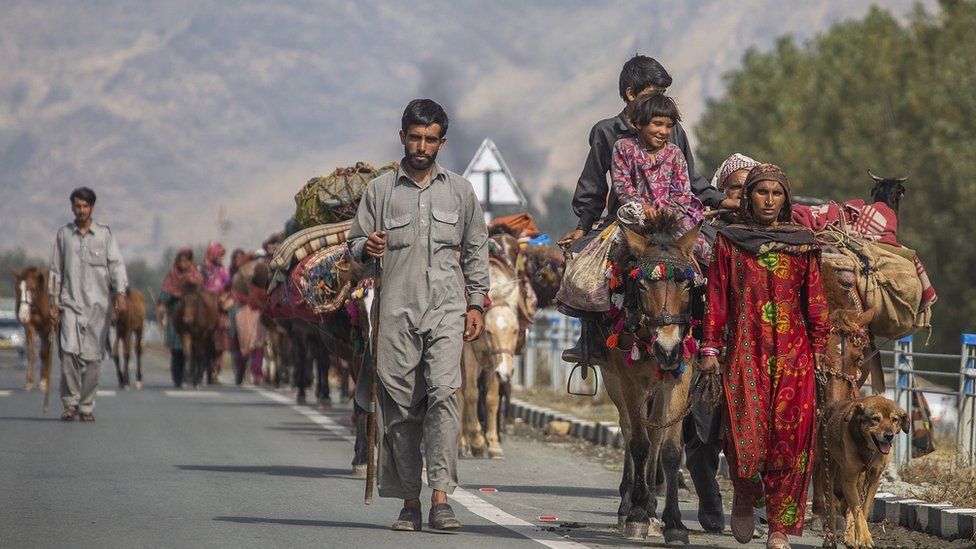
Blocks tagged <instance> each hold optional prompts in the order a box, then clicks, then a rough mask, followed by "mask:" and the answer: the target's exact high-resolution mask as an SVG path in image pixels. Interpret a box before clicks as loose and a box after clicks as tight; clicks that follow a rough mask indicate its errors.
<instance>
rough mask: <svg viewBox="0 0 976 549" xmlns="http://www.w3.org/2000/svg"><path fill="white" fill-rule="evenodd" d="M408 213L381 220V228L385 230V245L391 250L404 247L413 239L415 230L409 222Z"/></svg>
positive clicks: (409, 216)
mask: <svg viewBox="0 0 976 549" xmlns="http://www.w3.org/2000/svg"><path fill="white" fill-rule="evenodd" d="M412 217H413V216H411V215H410V214H406V215H401V216H398V217H388V218H386V219H384V220H383V229H384V230H385V231H386V247H387V248H389V249H391V250H398V249H400V248H406V247H407V246H409V245H410V244H411V243H412V242H413V239H414V236H415V231H414V227H413V223H411V218H412Z"/></svg>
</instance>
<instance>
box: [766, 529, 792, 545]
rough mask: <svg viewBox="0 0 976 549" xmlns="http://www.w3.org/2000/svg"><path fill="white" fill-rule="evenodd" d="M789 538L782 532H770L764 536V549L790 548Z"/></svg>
mask: <svg viewBox="0 0 976 549" xmlns="http://www.w3.org/2000/svg"><path fill="white" fill-rule="evenodd" d="M790 548H791V545H790V539H789V538H788V537H786V534H784V533H783V532H770V533H769V537H768V538H766V549H790Z"/></svg>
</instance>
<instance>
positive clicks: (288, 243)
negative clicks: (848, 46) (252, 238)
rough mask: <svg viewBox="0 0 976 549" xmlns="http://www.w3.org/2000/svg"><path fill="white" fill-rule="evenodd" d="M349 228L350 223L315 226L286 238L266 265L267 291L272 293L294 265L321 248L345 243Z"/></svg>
mask: <svg viewBox="0 0 976 549" xmlns="http://www.w3.org/2000/svg"><path fill="white" fill-rule="evenodd" d="M350 227H352V221H343V222H340V223H332V224H331V225H317V226H315V227H311V228H308V229H304V230H301V231H298V232H296V233H294V234H292V235H291V236H289V237H288V238H286V239H285V240H284V241H283V242H282V243H281V245H280V246H278V247H277V249H276V250H275V252H274V255H273V256H272V257H271V262H270V263H269V264H268V265H269V267H270V268H271V284H270V286H269V287H268V290H269V291H274V290H275V288H277V287H278V285H279V284H281V283H282V282H284V281H285V279H286V278H287V277H288V272H289V271H290V270H291V267H292V265H294V264H295V263H297V262H300V261H302V260H304V259H305V258H307V257H309V256H310V255H311V254H313V253H315V252H317V251H319V250H321V249H322V248H326V247H329V246H335V245H338V244H342V243H343V242H345V241H346V234H348V233H349V228H350Z"/></svg>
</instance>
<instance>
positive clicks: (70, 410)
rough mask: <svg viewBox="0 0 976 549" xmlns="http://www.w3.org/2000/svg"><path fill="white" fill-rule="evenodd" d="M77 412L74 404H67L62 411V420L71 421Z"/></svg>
mask: <svg viewBox="0 0 976 549" xmlns="http://www.w3.org/2000/svg"><path fill="white" fill-rule="evenodd" d="M77 413H78V409H77V408H75V407H74V406H65V408H64V411H63V412H61V421H71V420H73V419H74V418H75V415H76V414H77Z"/></svg>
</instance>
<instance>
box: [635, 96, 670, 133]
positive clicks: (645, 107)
mask: <svg viewBox="0 0 976 549" xmlns="http://www.w3.org/2000/svg"><path fill="white" fill-rule="evenodd" d="M655 116H664V117H667V118H670V119H671V121H672V122H673V123H675V124H677V123H678V122H680V121H681V112H679V111H678V105H677V103H675V102H674V99H671V98H670V97H668V96H667V95H664V94H663V93H649V94H647V95H642V96H640V97H638V98H637V100H636V101H634V105H633V106H632V107H631V109H630V123H631V124H633V125H634V127H635V128H643V127H644V126H646V125H648V124H650V123H651V119H652V118H654V117H655Z"/></svg>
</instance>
